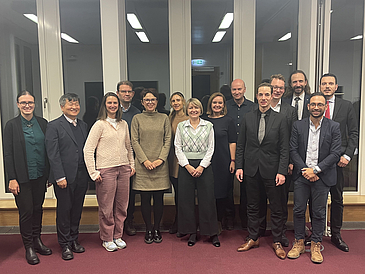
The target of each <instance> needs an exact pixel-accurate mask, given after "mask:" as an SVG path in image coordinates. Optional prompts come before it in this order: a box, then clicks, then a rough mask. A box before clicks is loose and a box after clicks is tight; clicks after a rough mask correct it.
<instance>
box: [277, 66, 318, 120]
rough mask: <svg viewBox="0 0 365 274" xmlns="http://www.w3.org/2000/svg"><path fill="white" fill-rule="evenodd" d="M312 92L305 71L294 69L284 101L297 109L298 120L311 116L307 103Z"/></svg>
mask: <svg viewBox="0 0 365 274" xmlns="http://www.w3.org/2000/svg"><path fill="white" fill-rule="evenodd" d="M310 94H311V92H310V87H309V84H308V79H307V76H306V75H305V73H304V71H302V70H295V71H293V72H292V73H291V74H290V76H289V86H288V89H287V91H286V93H285V94H284V97H283V102H285V103H288V104H289V105H291V106H293V107H295V108H296V109H297V111H298V120H302V119H303V118H306V117H308V116H309V112H308V108H307V104H308V100H309V96H310Z"/></svg>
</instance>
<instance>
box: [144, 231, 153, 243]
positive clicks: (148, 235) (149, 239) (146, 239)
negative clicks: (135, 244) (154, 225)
mask: <svg viewBox="0 0 365 274" xmlns="http://www.w3.org/2000/svg"><path fill="white" fill-rule="evenodd" d="M144 242H145V243H146V244H152V242H153V234H152V231H151V230H147V231H146V235H145V236H144Z"/></svg>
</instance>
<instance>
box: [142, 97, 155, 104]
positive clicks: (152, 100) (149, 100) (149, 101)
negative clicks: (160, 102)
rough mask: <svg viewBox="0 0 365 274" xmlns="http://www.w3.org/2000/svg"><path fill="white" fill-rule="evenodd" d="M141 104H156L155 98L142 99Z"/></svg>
mask: <svg viewBox="0 0 365 274" xmlns="http://www.w3.org/2000/svg"><path fill="white" fill-rule="evenodd" d="M143 102H145V103H154V102H156V99H155V98H152V99H143Z"/></svg>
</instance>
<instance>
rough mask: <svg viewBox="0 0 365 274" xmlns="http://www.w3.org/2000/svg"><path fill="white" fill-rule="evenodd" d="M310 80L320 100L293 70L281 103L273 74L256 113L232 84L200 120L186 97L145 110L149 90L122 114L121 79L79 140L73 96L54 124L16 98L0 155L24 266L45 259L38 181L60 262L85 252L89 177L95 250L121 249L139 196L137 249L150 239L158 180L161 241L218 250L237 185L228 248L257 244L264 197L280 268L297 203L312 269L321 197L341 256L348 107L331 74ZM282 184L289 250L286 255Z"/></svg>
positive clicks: (352, 121) (154, 98) (124, 87)
mask: <svg viewBox="0 0 365 274" xmlns="http://www.w3.org/2000/svg"><path fill="white" fill-rule="evenodd" d="M320 82H321V84H320V87H319V88H320V91H321V92H315V93H313V94H310V89H309V85H308V81H307V78H306V76H305V74H304V72H303V71H299V70H298V71H294V72H293V73H292V74H291V75H290V83H289V85H288V87H287V91H286V93H288V94H287V96H286V97H283V95H284V93H285V89H286V88H285V79H284V77H283V76H282V75H280V74H277V75H273V76H272V77H271V79H270V83H263V84H260V85H259V87H258V88H257V92H256V98H257V102H258V103H257V104H256V103H254V102H251V101H249V100H248V99H246V98H245V97H244V94H245V91H246V87H245V83H244V81H243V80H240V79H236V80H234V81H233V82H232V84H231V95H232V99H230V100H228V101H226V98H225V96H224V95H223V94H222V93H221V92H216V93H213V94H212V95H211V96H210V98H209V101H208V106H207V110H206V112H204V110H203V106H202V104H201V102H200V101H199V100H198V99H196V98H191V99H189V100H187V101H185V98H184V95H183V94H182V93H181V92H174V93H173V94H172V95H171V97H170V105H171V108H172V111H171V113H170V114H169V115H166V114H164V113H160V112H158V111H157V110H156V109H157V105H158V99H159V95H158V93H157V91H156V90H155V89H144V90H143V91H142V92H141V94H140V97H141V104H142V106H143V107H144V110H143V111H142V112H140V110H139V109H137V108H136V107H135V106H133V105H132V99H133V96H134V91H133V85H132V83H131V82H129V81H121V82H119V83H118V84H117V91H116V93H114V92H108V93H106V94H105V95H104V97H103V100H102V102H101V104H100V110H99V114H98V119H97V121H96V122H95V123H94V124H93V126H92V127H91V129H90V132H89V133H88V129H87V124H86V123H85V122H83V121H82V120H80V119H78V118H77V115H78V114H79V112H80V99H79V98H78V96H77V95H76V94H73V93H67V94H64V95H63V96H62V97H61V98H60V100H59V103H60V106H61V110H62V112H63V115H61V116H60V117H59V118H57V119H55V120H53V121H51V122H49V123H47V121H46V120H45V119H43V118H40V117H37V116H35V115H34V113H33V112H34V106H35V98H34V96H33V95H32V94H31V93H29V92H28V91H23V92H22V93H20V94H19V95H18V97H17V106H18V108H19V111H20V115H19V116H17V117H16V118H14V119H12V120H10V121H8V123H7V124H6V126H5V130H4V152H5V165H6V171H7V174H8V179H9V191H10V192H12V193H13V194H14V196H15V200H16V204H17V207H18V210H19V224H20V232H21V235H22V239H23V243H24V247H25V250H26V259H27V262H28V263H29V264H37V263H39V258H38V256H37V254H36V253H39V254H41V255H50V254H52V251H51V250H50V249H49V248H48V247H46V246H45V245H44V244H43V243H42V241H41V238H40V234H41V223H42V204H43V201H44V193H45V191H46V186H47V184H48V185H50V184H53V186H54V190H55V194H56V197H57V218H56V225H57V237H58V242H59V244H60V246H61V248H62V253H61V254H62V259H64V260H71V259H73V256H74V255H73V253H82V252H84V251H85V248H84V247H83V246H82V245H80V243H79V242H78V233H79V222H80V218H81V212H82V207H83V202H84V197H85V193H86V190H87V187H88V180H89V178H91V180H93V181H95V186H96V197H97V201H98V204H99V209H98V212H99V213H98V214H99V228H100V239H101V240H102V246H103V247H104V248H105V249H106V250H107V251H116V250H118V249H123V248H125V247H126V243H125V241H124V240H123V239H122V237H123V232H126V233H127V234H128V235H135V234H136V230H135V228H134V225H133V214H134V207H135V194H136V193H139V194H140V196H141V212H142V217H143V220H144V222H145V225H146V233H145V238H144V241H145V242H146V243H147V244H151V243H153V242H155V243H160V242H162V235H161V232H160V223H161V219H162V215H163V197H164V193H165V192H166V190H168V189H169V188H170V182H171V184H172V186H173V188H174V192H175V207H176V216H175V219H174V222H173V225H172V227H171V228H170V230H169V232H170V233H176V234H177V237H185V236H186V237H187V243H188V246H193V245H195V244H196V242H197V241H198V239H199V238H200V237H199V235H201V236H203V235H204V236H208V237H209V241H210V242H211V243H212V244H213V245H214V246H215V247H219V246H220V241H219V238H218V235H219V233H220V231H221V229H222V227H223V228H226V229H228V230H232V229H233V225H234V216H235V205H234V199H233V182H234V177H236V178H237V180H238V181H239V182H240V183H241V184H240V212H239V215H240V218H241V225H242V227H243V228H247V230H248V237H247V238H246V241H245V243H244V244H242V245H241V246H240V247H239V248H238V251H247V250H249V249H251V248H254V247H258V246H259V237H260V236H263V235H264V234H265V230H266V210H267V199H268V200H269V208H270V211H271V223H272V225H271V230H272V235H273V245H272V247H273V249H274V252H275V254H276V255H277V256H278V257H279V258H281V259H284V258H286V257H288V258H292V259H294V258H298V257H299V256H300V254H302V253H303V252H304V246H305V241H306V240H308V239H306V238H305V211H306V207H307V203H309V205H310V212H311V220H312V235H311V236H310V239H309V241H310V242H311V260H312V261H313V262H315V263H321V262H322V261H323V257H322V255H321V252H320V245H321V241H322V234H323V230H324V225H325V221H326V220H325V210H326V201H327V195H328V192H329V191H330V192H331V198H332V204H331V231H332V238H331V240H332V242H333V243H334V244H335V245H336V246H337V247H338V248H340V249H341V250H343V251H348V246H347V245H346V243H345V242H344V241H343V240H342V238H341V234H340V229H341V226H342V212H343V200H342V191H343V173H342V169H343V167H345V166H346V165H347V164H348V162H349V161H350V160H351V158H352V157H353V155H354V152H355V149H356V148H357V146H358V140H357V139H358V128H357V122H356V116H355V113H354V109H353V107H352V104H351V103H350V102H348V101H346V100H343V99H340V98H335V96H334V93H335V91H336V90H337V87H338V85H337V78H336V76H334V75H333V74H325V75H323V76H322V78H321V81H320ZM282 97H283V98H282ZM289 140H290V141H289ZM234 175H236V176H234ZM291 181H292V182H293V183H294V210H293V212H294V228H295V242H294V245H293V247H292V249H291V250H290V251H289V253H288V254H286V251H285V250H284V248H283V246H284V247H287V246H289V240H288V238H287V237H286V235H285V231H286V226H285V223H286V221H287V217H288V211H287V202H288V193H289V185H290V182H291ZM196 193H197V200H198V209H199V218H198V220H197V219H196V214H195V207H196V205H195V199H196ZM152 198H153V222H152V218H151V217H152V216H151V209H152ZM197 231H199V235H198V234H197Z"/></svg>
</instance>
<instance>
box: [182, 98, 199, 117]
mask: <svg viewBox="0 0 365 274" xmlns="http://www.w3.org/2000/svg"><path fill="white" fill-rule="evenodd" d="M190 104H192V105H193V106H196V107H198V108H200V115H202V114H203V105H202V103H201V102H200V101H199V99H197V98H190V99H189V100H188V101H187V102H186V110H185V114H186V115H187V116H189V114H188V108H189V105H190Z"/></svg>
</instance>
